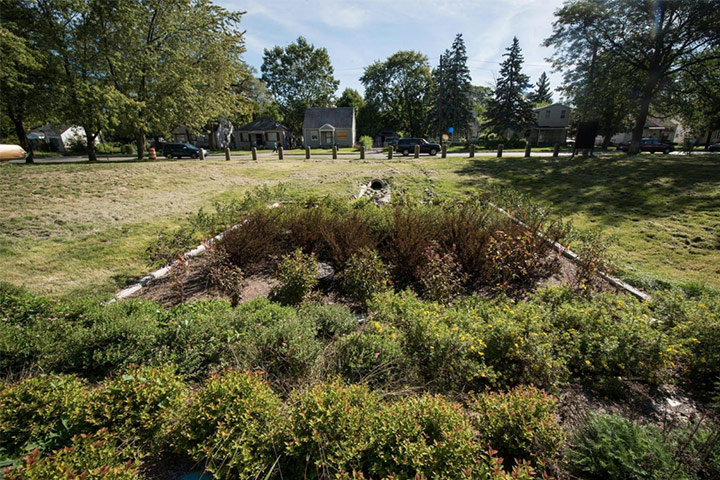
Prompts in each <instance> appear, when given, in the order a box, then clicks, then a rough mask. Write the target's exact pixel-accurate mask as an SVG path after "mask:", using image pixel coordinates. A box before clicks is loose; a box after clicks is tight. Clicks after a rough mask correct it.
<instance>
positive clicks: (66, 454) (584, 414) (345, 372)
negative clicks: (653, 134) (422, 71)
mask: <svg viewBox="0 0 720 480" xmlns="http://www.w3.org/2000/svg"><path fill="white" fill-rule="evenodd" d="M198 165H199V161H197V160H180V161H172V162H168V161H157V162H107V163H105V162H103V163H99V164H98V163H95V164H89V163H77V164H35V165H28V164H4V165H0V279H2V283H0V374H1V377H0V468H2V469H3V470H2V473H0V477H4V478H8V479H21V478H23V479H25V478H29V479H47V478H63V479H64V478H112V479H131V478H132V479H135V478H144V479H150V480H152V479H158V480H159V479H173V480H174V479H181V478H183V479H190V478H218V479H226V478H227V479H230V478H233V479H234V478H242V479H245V478H252V479H275V478H286V479H290V478H292V479H296V478H297V479H331V478H333V479H335V478H339V479H397V480H400V479H534V478H537V479H541V478H559V479H575V478H583V479H584V478H588V479H605V478H627V479H647V478H653V479H668V480H669V479H708V480H709V479H714V478H718V477H720V420H719V419H718V413H719V408H720V407H719V405H718V403H719V402H720V156H718V155H693V156H687V155H662V156H654V155H637V156H626V155H621V154H613V155H601V156H599V157H587V158H586V157H575V158H568V157H560V158H552V157H537V158H536V157H532V158H519V157H518V158H495V157H484V156H478V157H476V158H466V157H449V158H444V159H443V158H439V157H421V158H419V159H414V158H394V159H391V160H385V159H368V160H359V159H357V158H355V157H354V156H347V157H346V158H345V159H342V160H332V159H330V158H327V159H322V158H321V157H319V156H317V157H314V158H313V159H311V160H303V159H302V157H293V156H289V157H288V158H286V159H285V160H283V161H279V160H274V159H273V160H269V159H268V160H261V161H258V162H253V161H248V160H247V159H244V158H241V159H239V160H238V159H235V160H233V161H231V162H226V161H224V160H220V159H208V160H204V161H203V162H202V168H198ZM375 179H379V180H382V182H385V183H386V184H387V186H388V190H389V191H390V192H391V201H390V202H389V203H387V204H383V205H378V204H377V203H378V202H376V201H375V200H376V198H374V197H373V196H372V195H369V196H368V195H363V196H358V192H360V191H361V188H362V187H363V186H366V185H368V184H369V183H370V182H371V181H372V180H375ZM363 190H367V189H363ZM369 190H372V189H369ZM218 234H222V235H220V236H217V235H218ZM198 245H203V248H202V249H201V250H202V252H201V253H200V254H199V255H192V256H189V255H185V254H186V253H187V252H189V251H191V250H193V249H194V248H195V247H197V246H198ZM567 249H569V250H572V251H573V252H575V253H576V254H577V255H578V258H577V259H576V260H573V259H570V258H568V257H567V256H566V255H564V254H563V253H564V251H565V250H567ZM164 266H169V269H166V271H165V272H166V274H165V275H163V276H161V277H159V278H157V279H153V280H151V281H148V282H145V281H144V282H143V286H142V288H139V289H136V290H135V291H134V292H133V293H132V295H129V296H116V295H117V294H118V292H120V291H122V290H123V289H125V288H126V287H128V286H130V285H133V284H134V283H135V282H137V281H138V279H140V278H141V277H143V276H145V275H146V274H147V273H148V272H151V271H154V270H156V269H158V268H160V267H164ZM606 274H609V275H611V276H612V277H613V278H618V279H619V280H621V281H623V282H627V283H628V284H631V285H633V286H635V287H637V288H639V289H640V290H642V291H643V292H645V293H646V294H647V295H646V296H643V297H642V298H638V297H637V296H636V295H633V294H632V293H628V292H627V291H626V290H624V289H623V288H622V287H619V286H618V284H617V283H616V282H614V281H612V280H608V276H607V275H606ZM82 472H85V473H82ZM79 475H85V476H79Z"/></svg>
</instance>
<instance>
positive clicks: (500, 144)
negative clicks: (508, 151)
mask: <svg viewBox="0 0 720 480" xmlns="http://www.w3.org/2000/svg"><path fill="white" fill-rule="evenodd" d="M502 151H503V144H502V143H499V144H498V153H497V156H498V158H500V157H502Z"/></svg>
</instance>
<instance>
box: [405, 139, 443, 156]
mask: <svg viewBox="0 0 720 480" xmlns="http://www.w3.org/2000/svg"><path fill="white" fill-rule="evenodd" d="M415 145H420V153H428V154H430V155H437V153H438V152H439V151H440V145H438V144H437V143H428V141H427V140H425V139H424V138H401V139H400V140H398V143H397V151H398V152H399V153H402V154H403V155H405V156H406V157H407V156H408V155H410V154H411V153H415Z"/></svg>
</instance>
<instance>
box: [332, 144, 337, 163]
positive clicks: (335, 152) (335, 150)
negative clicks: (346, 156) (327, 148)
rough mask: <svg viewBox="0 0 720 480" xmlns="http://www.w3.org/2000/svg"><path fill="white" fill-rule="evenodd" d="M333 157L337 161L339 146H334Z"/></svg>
mask: <svg viewBox="0 0 720 480" xmlns="http://www.w3.org/2000/svg"><path fill="white" fill-rule="evenodd" d="M332 155H333V160H337V145H333V149H332Z"/></svg>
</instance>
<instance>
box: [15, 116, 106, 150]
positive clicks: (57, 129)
mask: <svg viewBox="0 0 720 480" xmlns="http://www.w3.org/2000/svg"><path fill="white" fill-rule="evenodd" d="M28 140H30V142H32V145H33V148H35V149H38V150H43V149H47V150H52V151H55V152H60V153H66V152H67V151H68V150H70V149H71V148H72V146H73V144H74V143H77V142H83V144H86V143H87V135H85V129H84V128H83V127H79V126H77V125H51V124H49V123H48V124H46V125H43V126H40V125H38V126H37V127H34V128H32V129H31V130H30V132H29V133H28ZM99 141H100V140H99V138H96V139H95V143H98V142H99Z"/></svg>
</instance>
